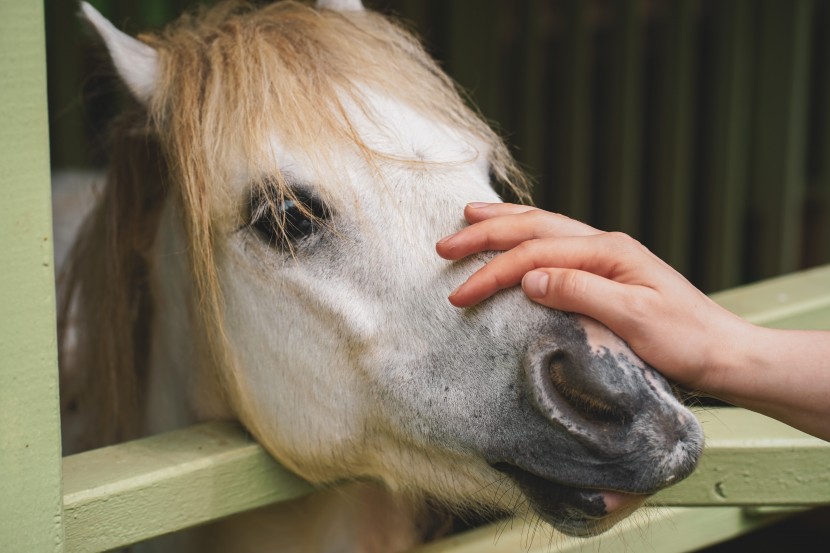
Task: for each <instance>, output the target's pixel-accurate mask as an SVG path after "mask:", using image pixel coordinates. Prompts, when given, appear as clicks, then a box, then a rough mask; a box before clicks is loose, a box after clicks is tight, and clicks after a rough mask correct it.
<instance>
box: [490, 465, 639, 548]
mask: <svg viewBox="0 0 830 553" xmlns="http://www.w3.org/2000/svg"><path fill="white" fill-rule="evenodd" d="M493 468H494V469H496V470H498V471H499V472H502V473H504V474H506V475H507V476H508V477H509V478H510V479H511V480H513V481H514V482H515V483H516V484H517V485H518V486H519V489H521V490H522V493H524V495H525V496H526V497H527V498H528V500H529V502H530V504H531V505H532V506H533V508H534V510H535V511H536V512H537V513H539V515H540V516H541V517H542V518H543V519H544V520H545V521H547V522H548V523H549V524H551V525H552V526H553V527H554V528H556V529H557V530H559V531H560V532H563V533H565V534H568V535H571V536H590V535H595V534H599V533H601V532H604V531H605V530H607V529H608V528H610V527H611V526H613V525H614V524H615V523H616V522H618V521H619V520H621V519H622V518H625V517H626V516H628V515H629V514H630V513H631V512H632V511H634V510H635V509H636V508H637V507H639V506H640V505H642V503H643V502H644V501H645V499H646V497H647V496H645V495H640V494H629V493H623V492H617V491H611V490H597V489H590V488H579V487H574V486H569V485H566V484H560V483H559V482H554V481H552V480H548V479H545V478H542V477H540V476H537V475H535V474H532V473H530V472H528V471H526V470H524V469H522V468H519V467H517V466H516V465H512V464H510V463H496V464H494V465H493Z"/></svg>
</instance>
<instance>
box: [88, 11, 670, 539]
mask: <svg viewBox="0 0 830 553" xmlns="http://www.w3.org/2000/svg"><path fill="white" fill-rule="evenodd" d="M318 7H321V8H326V9H341V10H356V9H362V6H361V5H360V2H355V1H349V0H341V1H336V0H329V1H322V0H321V1H320V2H318ZM82 9H83V10H84V13H85V14H86V16H87V18H88V19H89V20H90V21H91V22H92V23H93V25H94V26H95V27H96V29H97V30H98V31H99V33H101V35H102V37H103V38H104V41H105V42H106V44H107V46H108V48H109V49H110V52H111V55H112V57H113V60H114V62H115V65H116V68H117V69H118V71H119V73H120V74H121V75H122V77H123V78H124V80H125V82H126V83H127V84H128V86H129V87H130V89H131V90H132V91H133V93H135V94H136V96H137V97H139V99H142V100H143V101H149V99H150V98H151V97H152V94H153V87H154V83H155V71H157V68H156V66H157V61H156V57H155V52H154V51H153V50H152V48H150V47H148V46H146V45H144V44H142V43H140V42H138V41H136V40H134V39H131V38H130V37H127V36H126V35H124V34H123V33H120V32H119V31H117V30H116V29H115V28H114V27H112V25H111V24H110V23H109V22H107V21H106V20H105V19H103V18H102V17H101V16H100V14H98V13H97V12H96V11H95V10H93V9H92V8H91V7H90V6H89V5H88V4H83V6H82ZM362 92H363V94H364V97H365V98H364V99H365V103H364V104H363V105H362V106H356V105H353V104H351V103H349V101H348V100H345V99H344V102H345V105H346V109H347V112H348V115H349V117H350V121H351V123H352V124H353V126H354V128H355V129H356V130H357V132H358V133H359V134H360V136H361V138H362V139H363V141H364V142H365V143H366V145H368V146H369V147H371V148H373V149H374V150H375V151H377V152H381V153H383V154H385V155H386V156H387V157H388V159H385V158H376V159H375V160H374V161H373V162H369V161H367V159H366V158H365V157H363V156H362V155H360V153H359V152H358V151H356V149H350V148H347V147H340V148H339V149H327V150H321V151H296V150H293V149H291V148H289V147H286V146H285V145H286V144H289V143H290V141H289V140H287V139H285V137H282V136H281V135H280V130H279V129H274V132H273V136H272V137H271V139H270V140H269V141H268V143H267V144H263V148H264V149H266V150H267V154H268V155H267V156H264V157H265V158H266V159H273V160H276V161H277V162H278V166H279V167H280V169H281V170H282V171H284V172H285V173H286V174H287V175H289V176H290V177H292V178H293V179H295V180H297V181H300V183H301V184H302V185H303V186H306V187H310V188H312V189H313V190H314V192H315V193H316V194H317V195H319V197H320V198H321V199H322V200H323V201H325V202H326V203H327V204H328V205H329V206H330V208H331V209H332V211H333V214H334V215H333V220H332V228H327V229H325V230H322V231H320V232H318V233H317V234H316V235H315V236H313V237H312V238H309V240H310V241H312V242H308V243H306V244H305V245H301V246H299V247H298V248H297V251H296V252H294V255H293V256H292V255H287V254H285V253H284V252H280V251H277V249H275V248H274V247H272V246H269V245H268V244H266V243H265V241H263V240H261V239H260V238H258V237H257V236H256V234H255V232H254V231H252V230H251V229H250V228H246V227H241V228H240V225H239V221H240V218H244V217H245V216H246V214H245V206H247V205H248V202H249V201H250V198H251V181H252V180H254V179H259V178H261V176H262V175H263V174H265V175H267V174H268V173H269V171H274V170H275V169H274V167H273V166H268V165H267V164H264V165H263V166H262V167H252V168H250V169H249V170H248V172H247V173H243V174H239V175H237V178H235V179H234V180H233V181H232V182H221V183H219V182H217V183H207V184H206V185H207V186H213V187H225V190H224V192H226V194H218V196H219V197H221V198H222V201H218V202H216V205H214V206H213V210H214V213H213V214H212V215H213V219H214V223H215V225H216V228H215V231H216V232H215V247H216V250H215V254H216V263H217V271H218V276H219V280H220V283H221V288H222V293H223V298H224V306H225V310H224V315H225V330H226V333H227V338H228V342H229V345H230V348H231V350H232V351H231V353H232V355H233V358H234V360H235V362H236V370H235V371H234V372H233V374H226V375H224V379H223V380H224V381H231V382H232V383H233V384H234V386H232V387H231V388H232V389H233V390H237V391H238V392H232V393H238V394H239V397H233V398H228V397H226V393H228V392H227V391H226V390H224V389H223V387H222V385H221V384H220V379H218V378H217V377H216V375H214V374H211V373H210V370H209V369H208V368H207V367H208V366H209V365H210V363H209V361H210V360H205V359H202V358H200V355H201V353H202V352H204V351H210V350H209V348H207V347H206V345H205V344H204V343H202V340H204V339H205V338H204V334H203V333H201V332H200V329H199V327H198V324H194V323H195V321H194V316H196V314H197V313H198V309H197V308H196V305H195V298H194V297H193V289H192V288H193V287H192V283H191V275H190V271H189V266H188V262H187V243H186V240H185V238H184V233H183V230H182V228H181V226H180V222H179V220H178V216H177V213H176V210H175V209H173V208H172V206H170V205H168V206H166V208H165V209H164V210H163V212H162V215H161V221H160V225H159V232H158V235H157V238H156V242H155V244H154V247H153V252H152V256H153V268H154V274H153V290H154V295H153V298H154V301H155V306H154V307H155V309H154V313H155V324H156V326H155V327H154V334H153V345H152V354H153V356H152V363H151V367H150V369H149V370H150V374H149V386H148V397H147V402H148V404H147V411H146V413H147V419H146V425H147V428H149V429H150V430H151V431H153V432H161V431H165V430H170V429H173V428H177V427H180V426H185V425H188V424H192V423H194V422H197V421H200V420H209V419H216V418H229V417H238V418H240V419H241V420H242V421H243V423H244V424H245V425H246V427H247V428H248V429H249V430H250V431H251V432H252V433H253V434H254V435H255V436H256V437H257V439H258V440H259V441H260V442H261V443H262V444H263V445H264V446H265V447H266V448H267V449H268V450H269V452H271V454H273V455H274V457H275V458H277V459H278V460H280V461H281V462H282V463H283V464H284V465H285V466H287V467H288V468H290V469H291V470H294V471H296V472H297V473H298V474H300V475H301V476H303V477H305V478H307V479H309V480H311V481H313V482H319V483H331V482H336V481H338V480H342V479H350V480H353V479H360V480H364V481H366V482H372V483H373V484H365V483H364V484H359V485H356V486H352V487H348V488H344V489H343V490H342V491H336V490H335V491H330V492H327V493H326V494H323V495H319V496H316V497H313V498H309V499H306V500H301V501H299V502H296V503H293V502H292V503H290V504H286V505H282V506H276V507H273V508H269V509H267V510H261V511H259V512H257V513H252V514H249V515H240V516H238V517H234V518H232V519H229V520H226V521H223V522H220V523H217V525H216V526H212V527H208V528H202V529H196V530H193V531H192V532H190V533H189V534H188V535H187V536H180V537H176V538H170V540H173V541H167V540H165V541H166V543H167V545H168V546H169V547H170V548H171V549H172V550H176V551H183V550H185V549H186V547H192V548H194V550H199V551H220V550H228V549H229V548H230V545H228V544H231V543H233V544H234V546H233V549H234V550H238V551H243V550H244V551H248V550H251V551H252V550H259V544H267V545H264V546H263V550H274V551H288V552H291V551H365V552H381V551H383V552H390V551H403V550H406V549H408V548H409V547H410V546H412V545H414V542H415V541H416V540H417V532H416V531H415V529H414V523H413V520H414V517H415V515H416V514H417V513H418V511H419V503H418V500H419V498H421V497H423V496H422V494H424V493H426V494H429V495H431V496H433V497H435V498H439V499H441V500H445V501H447V502H448V503H451V504H454V505H459V504H462V505H463V504H464V502H465V501H468V502H476V501H478V502H480V503H481V504H484V505H487V506H491V507H496V508H501V509H508V510H509V509H513V508H515V507H516V504H524V503H525V502H524V501H522V500H521V497H522V496H521V494H520V493H519V492H518V488H517V487H516V486H515V485H513V484H512V483H510V481H508V480H505V478H504V477H503V476H502V475H501V474H500V473H497V472H496V471H495V470H494V469H492V468H491V467H490V466H489V465H488V464H487V463H486V462H485V461H484V459H483V456H482V453H481V450H482V447H480V446H481V445H482V444H484V445H485V446H486V445H488V444H489V443H490V442H489V441H488V440H490V439H491V436H492V435H494V434H499V433H500V432H501V434H504V432H503V429H504V421H505V420H506V419H507V418H510V417H513V418H514V422H515V417H518V416H519V414H518V410H516V409H513V411H512V412H511V405H513V404H511V403H510V401H517V400H516V399H515V397H516V394H512V395H511V393H510V392H509V391H512V390H515V389H516V387H517V386H518V387H521V385H522V376H521V374H522V371H521V369H520V368H519V367H520V366H521V361H522V358H523V357H524V355H525V353H526V351H527V348H528V343H529V340H530V338H529V337H532V338H534V339H535V338H538V337H539V334H541V333H544V332H547V331H549V330H550V328H551V325H552V324H554V322H555V321H561V318H560V319H556V317H560V316H559V315H554V314H552V313H553V312H552V311H550V310H546V309H543V308H541V307H540V306H537V305H534V304H532V303H531V302H529V301H528V300H527V299H526V298H525V297H524V296H523V295H522V294H521V292H519V291H517V290H512V291H507V292H503V293H501V294H499V295H498V296H496V297H494V298H493V299H491V300H490V301H489V302H488V304H487V307H486V308H483V309H480V310H478V311H476V310H472V311H461V310H457V309H455V308H453V307H452V306H450V304H449V303H448V302H447V300H446V296H447V294H448V293H449V292H450V291H451V290H452V289H453V288H455V287H456V286H457V285H458V284H459V283H461V282H462V281H463V280H464V279H465V278H466V277H467V276H468V275H469V274H470V273H471V272H472V270H474V269H475V268H477V267H479V266H481V265H482V264H483V263H484V262H485V261H486V259H487V257H483V256H477V257H473V258H472V259H469V260H467V261H464V262H461V263H449V262H447V261H444V260H442V259H440V258H439V257H438V256H437V255H436V253H435V251H434V244H435V242H436V241H437V240H438V239H440V238H441V237H443V236H446V235H448V234H450V233H452V232H455V231H457V230H459V229H460V228H461V227H462V226H463V225H464V221H463V219H462V210H463V208H464V206H465V204H467V203H468V202H473V201H497V200H498V197H497V196H496V194H495V192H494V191H493V190H492V189H491V187H490V184H489V176H488V169H489V167H488V156H489V151H488V150H487V147H486V146H485V145H484V144H482V143H480V142H479V141H477V140H475V139H474V138H473V137H471V136H468V135H467V134H465V133H464V132H462V131H461V130H458V129H453V128H448V127H447V126H445V125H443V124H440V123H437V122H435V121H432V120H430V119H428V118H426V117H424V116H423V115H422V114H420V113H418V112H416V111H415V110H413V109H411V108H410V107H408V106H406V105H404V104H402V103H401V102H399V101H396V100H394V99H392V98H390V97H389V96H388V95H386V94H383V93H382V92H381V91H376V90H363V91H362ZM367 106H370V107H368V108H367ZM363 108H365V109H363ZM367 110H368V111H367ZM228 147H229V148H232V147H233V145H232V144H229V145H228ZM227 198H231V201H226V199H227ZM534 333H535V334H534ZM588 336H589V340H590V345H591V347H592V348H595V349H597V350H601V349H602V348H606V349H609V350H610V351H612V352H614V353H615V354H619V355H626V356H627V357H630V359H632V360H633V359H636V358H635V357H634V356H633V354H630V352H629V351H628V349H627V348H626V347H625V345H624V344H623V343H622V342H621V341H620V340H619V339H618V338H616V337H615V336H613V335H611V334H610V333H608V332H607V331H604V330H602V329H601V328H599V325H596V323H594V324H589V325H588ZM629 354H630V355H629ZM206 361H208V362H206ZM224 370H229V369H228V368H227V367H225V368H224ZM511 398H512V399H511ZM519 423H520V427H521V425H523V424H524V421H519ZM551 428H553V426H551ZM553 431H558V430H555V429H554V430H553ZM509 438H511V437H510V436H508V438H507V439H509ZM531 441H535V438H534V439H533V440H531ZM531 445H532V444H531ZM653 449H654V451H653V452H652V451H648V452H647V453H648V454H650V455H651V454H653V455H654V456H655V458H657V457H659V456H660V451H659V448H657V447H655V448H653ZM644 466H648V463H645V464H644ZM406 498H410V499H411V501H410V500H407V499H406ZM271 521H273V522H271ZM301 521H302V522H301ZM210 536H214V537H213V538H211V537H210ZM240 536H243V537H244V542H245V543H244V544H243V543H241V542H239V541H235V540H236V539H237V538H238V539H239V540H242V539H243V538H240ZM220 537H221V539H220ZM176 540H180V541H178V542H177V541H176ZM309 540H311V542H310V541H309ZM312 542H313V543H312ZM188 544H189V545H188ZM251 544H257V545H251ZM160 545H164V544H161V543H160ZM249 545H250V547H248V546H249Z"/></svg>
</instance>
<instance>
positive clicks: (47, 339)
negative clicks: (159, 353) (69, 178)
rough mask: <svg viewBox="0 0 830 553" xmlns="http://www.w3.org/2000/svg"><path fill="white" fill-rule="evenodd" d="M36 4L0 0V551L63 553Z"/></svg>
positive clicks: (41, 32) (45, 154)
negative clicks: (56, 552) (0, 191)
mask: <svg viewBox="0 0 830 553" xmlns="http://www.w3.org/2000/svg"><path fill="white" fill-rule="evenodd" d="M43 25H44V24H43V5H42V3H40V2H18V1H15V0H0V190H2V197H0V260H2V261H0V263H2V269H0V551H3V552H4V553H5V552H9V553H15V552H21V553H24V552H25V553H29V552H33V551H37V552H41V551H43V552H46V551H61V550H62V543H63V526H62V503H61V464H60V463H61V450H60V418H59V414H58V371H57V347H56V332H55V293H54V274H53V270H52V259H53V256H52V225H51V207H50V201H49V132H48V118H47V114H46V65H45V62H46V52H45V45H44V29H43Z"/></svg>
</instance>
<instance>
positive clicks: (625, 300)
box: [522, 268, 654, 334]
mask: <svg viewBox="0 0 830 553" xmlns="http://www.w3.org/2000/svg"><path fill="white" fill-rule="evenodd" d="M522 289H523V290H524V292H525V294H526V295H527V296H528V297H529V298H530V299H531V300H533V301H535V302H536V303H539V304H541V305H545V306H547V307H551V308H553V309H559V310H562V311H570V312H574V313H582V314H583V315H587V316H589V317H591V318H593V319H596V320H598V321H601V322H602V323H603V324H605V325H606V326H607V327H609V328H611V329H612V330H614V331H615V332H617V334H620V332H622V334H625V329H626V328H627V326H628V325H629V321H630V319H631V316H632V315H633V314H634V313H635V312H636V310H635V309H633V308H632V307H631V304H633V303H634V302H636V301H638V300H639V299H640V298H638V295H643V294H646V295H647V294H650V293H653V292H654V291H653V290H651V289H649V288H645V287H642V286H636V285H634V286H632V285H630V284H621V283H619V282H615V281H613V280H608V279H606V278H603V277H601V276H598V275H595V274H593V273H589V272H585V271H580V270H577V269H559V268H544V269H537V270H534V271H531V272H529V273H527V274H526V275H525V276H524V278H522ZM599 298H601V300H600V299H599Z"/></svg>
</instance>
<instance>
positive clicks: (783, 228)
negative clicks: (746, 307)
mask: <svg viewBox="0 0 830 553" xmlns="http://www.w3.org/2000/svg"><path fill="white" fill-rule="evenodd" d="M760 9H761V14H760V15H761V17H760V36H759V39H760V40H759V43H758V46H757V51H758V55H759V58H760V59H761V60H763V63H761V64H759V66H758V73H757V80H756V83H757V85H756V90H757V94H758V98H757V101H756V103H755V112H754V114H753V116H754V119H755V121H756V125H755V130H754V133H753V141H752V152H753V172H752V181H751V182H752V194H751V196H750V199H751V209H752V217H753V219H752V220H753V228H752V233H753V235H752V237H751V244H752V246H753V247H752V260H753V267H752V270H751V277H752V278H763V277H767V276H773V275H777V274H781V273H785V272H789V271H794V270H795V269H797V268H798V260H799V259H798V258H799V252H800V248H799V244H800V239H801V236H800V233H801V224H800V216H801V203H802V200H803V198H804V190H805V185H804V165H805V159H806V156H805V144H806V142H805V140H806V133H805V129H806V112H807V109H806V106H807V91H808V88H809V78H810V75H809V67H810V62H809V53H810V50H809V45H810V32H811V30H812V26H811V16H812V13H813V2H812V0H797V1H795V2H780V1H778V0H765V1H764V2H762V3H761V4H760Z"/></svg>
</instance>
